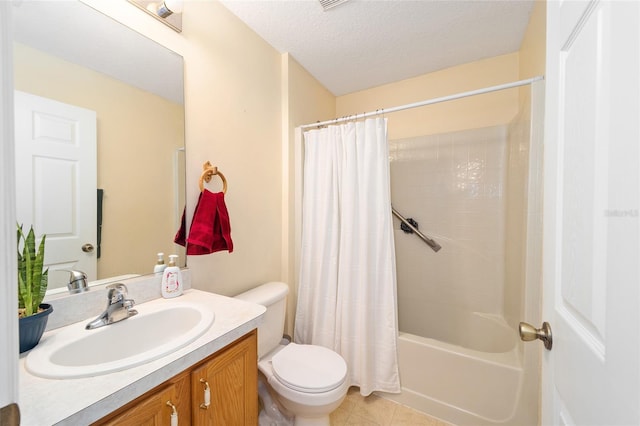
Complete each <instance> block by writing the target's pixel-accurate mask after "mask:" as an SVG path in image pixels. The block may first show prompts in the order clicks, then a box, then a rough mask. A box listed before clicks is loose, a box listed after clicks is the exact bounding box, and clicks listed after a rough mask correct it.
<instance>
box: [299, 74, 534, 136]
mask: <svg viewBox="0 0 640 426" xmlns="http://www.w3.org/2000/svg"><path fill="white" fill-rule="evenodd" d="M543 79H544V76H537V77H532V78H528V79H526V80H520V81H514V82H512V83H505V84H500V85H497V86H491V87H485V88H484V89H478V90H471V91H469V92H462V93H457V94H455V95H449V96H442V97H440V98H434V99H429V100H426V101H420V102H414V103H412V104H406V105H401V106H397V107H393V108H388V109H384V108H383V109H379V110H376V111H371V112H366V113H364V114H362V115H360V114H354V115H350V116H347V117H341V118H335V119H333V120H327V121H322V122H318V123H309V124H304V125H302V126H300V128H301V129H308V128H311V127H320V126H326V125H329V124H337V123H342V122H343V121H350V120H356V119H362V118H368V117H373V116H375V115H380V114H387V113H391V112H397V111H403V110H405V109H411V108H417V107H421V106H427V105H432V104H437V103H440V102H446V101H452V100H455V99H461V98H466V97H469V96H474V95H482V94H483V93H490V92H496V91H498V90H504V89H511V88H513V87H519V86H525V85H527V84H531V83H533V82H536V81H539V80H543Z"/></svg>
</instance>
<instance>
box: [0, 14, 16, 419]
mask: <svg viewBox="0 0 640 426" xmlns="http://www.w3.org/2000/svg"><path fill="white" fill-rule="evenodd" d="M12 7H13V3H12V2H0V95H1V96H0V135H1V136H0V138H1V140H0V169H1V170H2V172H0V191H2V194H3V196H2V197H0V280H1V281H2V282H3V283H5V285H0V347H1V348H2V350H1V351H0V377H2V380H0V407H4V406H5V405H8V404H10V403H14V402H17V401H18V373H19V372H18V315H17V308H18V295H17V292H18V289H17V282H16V281H17V273H16V271H17V262H18V260H17V258H16V225H15V224H16V212H15V170H14V167H15V164H14V163H15V158H14V135H13V126H14V124H13V59H12V58H13V36H12V34H13V31H12V29H13V26H12V25H13V24H12V21H11V8H12Z"/></svg>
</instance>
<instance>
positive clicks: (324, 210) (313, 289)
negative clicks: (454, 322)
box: [294, 118, 400, 395]
mask: <svg viewBox="0 0 640 426" xmlns="http://www.w3.org/2000/svg"><path fill="white" fill-rule="evenodd" d="M390 198H391V197H390V189H389V148H388V144H387V122H386V119H383V118H375V119H369V120H366V121H364V122H355V123H354V122H350V123H347V124H343V125H339V126H329V127H328V128H324V129H319V130H311V131H309V132H306V133H305V160H304V194H303V207H302V247H301V257H300V282H299V288H298V307H297V310H296V322H295V333H294V338H295V341H296V342H298V343H307V344H315V345H321V346H325V347H328V348H331V349H333V350H335V351H336V352H338V353H339V354H340V355H342V357H343V358H344V359H345V360H346V362H347V365H348V367H349V374H350V380H351V384H352V385H356V386H359V387H360V393H361V394H363V395H369V394H370V393H371V392H373V391H375V390H378V391H383V392H393V393H397V392H400V380H399V373H398V361H397V348H396V342H397V337H398V323H397V310H396V306H397V303H396V265H395V249H394V243H393V229H392V217H391V199H390Z"/></svg>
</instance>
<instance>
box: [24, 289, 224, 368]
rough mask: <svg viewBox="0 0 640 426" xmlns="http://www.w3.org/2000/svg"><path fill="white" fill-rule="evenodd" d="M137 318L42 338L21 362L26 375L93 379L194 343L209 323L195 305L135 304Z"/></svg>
mask: <svg viewBox="0 0 640 426" xmlns="http://www.w3.org/2000/svg"><path fill="white" fill-rule="evenodd" d="M135 308H136V309H137V311H138V315H136V316H133V317H131V318H128V319H126V320H123V321H120V322H117V323H114V324H110V325H107V326H104V327H100V328H97V329H94V330H85V324H86V323H87V322H89V321H90V320H92V319H93V318H89V319H87V321H86V322H81V323H77V324H72V325H70V326H67V327H64V328H63V329H60V330H59V331H57V332H54V333H52V335H50V336H47V335H45V337H44V338H43V340H42V341H41V342H40V344H39V345H38V346H36V347H35V348H34V349H32V350H31V352H30V353H29V354H28V355H27V358H26V360H25V366H26V368H27V370H28V371H29V372H30V373H32V374H34V375H36V376H40V377H44V378H49V379H70V378H78V377H90V376H98V375H101V374H106V373H112V372H114V371H120V370H125V369H127V368H131V367H134V366H137V365H140V364H143V363H147V362H150V361H152V360H154V359H157V358H160V357H162V356H164V355H167V354H168V353H171V352H174V351H176V350H178V349H180V348H182V347H184V346H186V345H188V344H189V343H191V342H193V341H194V340H196V339H197V338H198V337H200V336H201V335H202V334H204V333H205V332H206V331H207V330H208V329H209V327H211V324H213V320H214V314H213V312H212V311H211V310H208V309H207V308H206V307H204V306H201V305H199V304H196V303H181V302H175V301H171V302H168V301H165V300H158V301H153V302H149V303H145V304H141V305H136V306H135Z"/></svg>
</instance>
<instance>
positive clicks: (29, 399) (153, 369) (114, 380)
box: [19, 289, 265, 425]
mask: <svg viewBox="0 0 640 426" xmlns="http://www.w3.org/2000/svg"><path fill="white" fill-rule="evenodd" d="M158 291H159V289H158ZM173 301H176V302H177V301H180V302H192V303H199V304H206V305H207V306H210V307H211V309H212V310H213V311H214V312H215V321H214V323H213V325H212V326H211V328H209V330H208V331H206V332H205V333H204V334H203V335H202V336H200V337H199V338H198V339H197V340H195V341H194V342H192V343H190V344H188V345H187V346H184V347H182V348H181V349H179V350H177V351H175V352H173V353H170V354H169V355H166V356H164V357H162V358H159V359H156V360H154V361H151V362H149V363H147V364H143V365H140V366H137V367H133V368H130V369H127V370H123V371H118V372H115V373H110V374H105V375H102V376H96V377H88V378H80V379H68V380H50V379H42V378H39V377H36V376H33V375H31V374H29V373H28V372H27V371H26V370H25V367H24V361H25V360H24V358H25V355H26V354H23V355H22V357H21V359H20V388H19V391H20V401H19V404H20V411H21V414H22V424H24V425H45V424H47V425H52V424H59V425H78V424H90V423H92V422H94V421H96V420H98V419H100V418H102V417H104V416H105V415H107V414H109V413H111V412H112V411H114V410H116V409H118V408H120V407H121V406H123V405H124V404H126V403H127V402H129V401H131V400H133V399H135V398H137V397H138V396H140V395H142V394H144V393H145V392H147V391H149V390H151V389H153V388H154V387H155V386H158V385H159V384H161V383H163V382H165V381H166V380H167V379H169V378H171V377H173V376H175V375H176V374H178V373H180V372H182V371H184V370H185V369H187V368H189V367H190V366H192V365H194V364H196V363H197V362H199V361H201V360H202V359H204V358H206V357H207V356H209V355H211V354H213V353H215V352H217V351H218V350H220V349H222V348H224V347H225V346H227V345H228V344H230V343H232V342H233V341H235V340H236V339H238V338H239V337H241V336H243V335H245V334H246V333H248V332H250V331H251V330H253V329H255V328H257V326H258V325H259V323H260V321H261V318H262V315H263V313H264V311H265V308H264V307H263V306H260V305H256V304H253V303H249V302H245V301H242V300H237V299H232V298H228V297H225V296H220V295H217V294H213V293H207V292H203V291H199V290H193V289H191V290H187V291H185V292H184V294H183V295H182V296H181V297H178V298H176V299H170V300H167V299H156V300H152V301H150V302H148V303H149V304H162V303H164V304H170V303H172V302H173ZM90 319H91V318H86V320H87V321H88V320H90ZM176 320H177V321H179V318H176ZM83 321H85V319H83ZM57 332H59V330H52V331H49V332H46V333H45V334H44V336H43V340H44V339H47V338H48V337H49V336H53V335H55V333H57ZM126 339H127V336H123V344H126V341H127V340H126Z"/></svg>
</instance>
